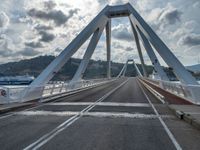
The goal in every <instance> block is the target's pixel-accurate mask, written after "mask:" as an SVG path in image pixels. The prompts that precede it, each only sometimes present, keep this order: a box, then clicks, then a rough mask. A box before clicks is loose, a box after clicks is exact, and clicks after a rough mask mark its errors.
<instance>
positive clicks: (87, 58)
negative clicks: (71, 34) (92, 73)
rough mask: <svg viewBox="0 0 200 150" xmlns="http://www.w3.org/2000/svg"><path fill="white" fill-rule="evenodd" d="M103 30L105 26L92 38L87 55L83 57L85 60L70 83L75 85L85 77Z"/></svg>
mask: <svg viewBox="0 0 200 150" xmlns="http://www.w3.org/2000/svg"><path fill="white" fill-rule="evenodd" d="M103 29H104V26H102V27H100V28H98V29H97V30H96V31H95V32H94V34H93V36H92V39H91V40H90V43H89V45H88V47H87V50H86V51H85V54H84V56H83V59H82V61H81V63H80V65H79V67H78V69H77V71H76V73H75V75H74V77H73V78H72V80H71V81H70V83H73V82H77V81H79V80H81V79H82V77H83V74H84V72H85V70H86V68H87V66H88V63H89V61H90V58H91V57H92V54H93V53H94V50H95V48H96V45H97V43H98V41H99V39H100V37H101V34H102V32H103Z"/></svg>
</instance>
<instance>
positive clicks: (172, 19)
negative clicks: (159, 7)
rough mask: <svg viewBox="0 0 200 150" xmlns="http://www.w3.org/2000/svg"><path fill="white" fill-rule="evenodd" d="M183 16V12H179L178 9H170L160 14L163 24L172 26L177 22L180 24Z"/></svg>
mask: <svg viewBox="0 0 200 150" xmlns="http://www.w3.org/2000/svg"><path fill="white" fill-rule="evenodd" d="M181 15H182V12H181V11H179V10H178V9H177V8H174V7H169V8H167V9H165V10H164V11H162V13H161V14H160V17H159V20H160V22H162V23H163V24H166V25H172V24H175V23H176V22H180V20H181Z"/></svg>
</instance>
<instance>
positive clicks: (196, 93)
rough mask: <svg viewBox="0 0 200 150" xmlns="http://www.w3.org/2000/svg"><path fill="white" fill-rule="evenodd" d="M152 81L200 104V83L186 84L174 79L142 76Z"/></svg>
mask: <svg viewBox="0 0 200 150" xmlns="http://www.w3.org/2000/svg"><path fill="white" fill-rule="evenodd" d="M142 79H144V80H146V81H148V82H151V83H153V84H155V85H157V86H159V87H160V88H162V89H164V90H166V91H168V92H171V93H173V94H175V95H177V96H180V97H182V98H184V99H186V100H188V101H190V102H192V103H194V104H200V85H186V84H182V83H177V82H173V81H171V82H170V81H163V80H155V79H149V78H142Z"/></svg>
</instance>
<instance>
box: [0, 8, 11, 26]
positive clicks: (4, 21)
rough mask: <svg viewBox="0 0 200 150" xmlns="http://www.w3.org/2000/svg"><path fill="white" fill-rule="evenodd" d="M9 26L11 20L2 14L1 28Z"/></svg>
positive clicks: (0, 13)
mask: <svg viewBox="0 0 200 150" xmlns="http://www.w3.org/2000/svg"><path fill="white" fill-rule="evenodd" d="M8 24H9V18H8V16H7V15H6V13H5V12H3V11H2V12H0V28H4V27H7V26H8Z"/></svg>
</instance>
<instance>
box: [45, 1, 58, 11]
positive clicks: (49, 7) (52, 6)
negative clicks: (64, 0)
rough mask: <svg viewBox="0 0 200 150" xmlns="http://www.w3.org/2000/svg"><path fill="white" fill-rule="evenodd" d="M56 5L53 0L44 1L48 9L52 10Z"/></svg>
mask: <svg viewBox="0 0 200 150" xmlns="http://www.w3.org/2000/svg"><path fill="white" fill-rule="evenodd" d="M55 7H56V3H55V2H54V1H52V0H49V1H45V2H44V8H45V9H47V10H52V9H54V8H55Z"/></svg>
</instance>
